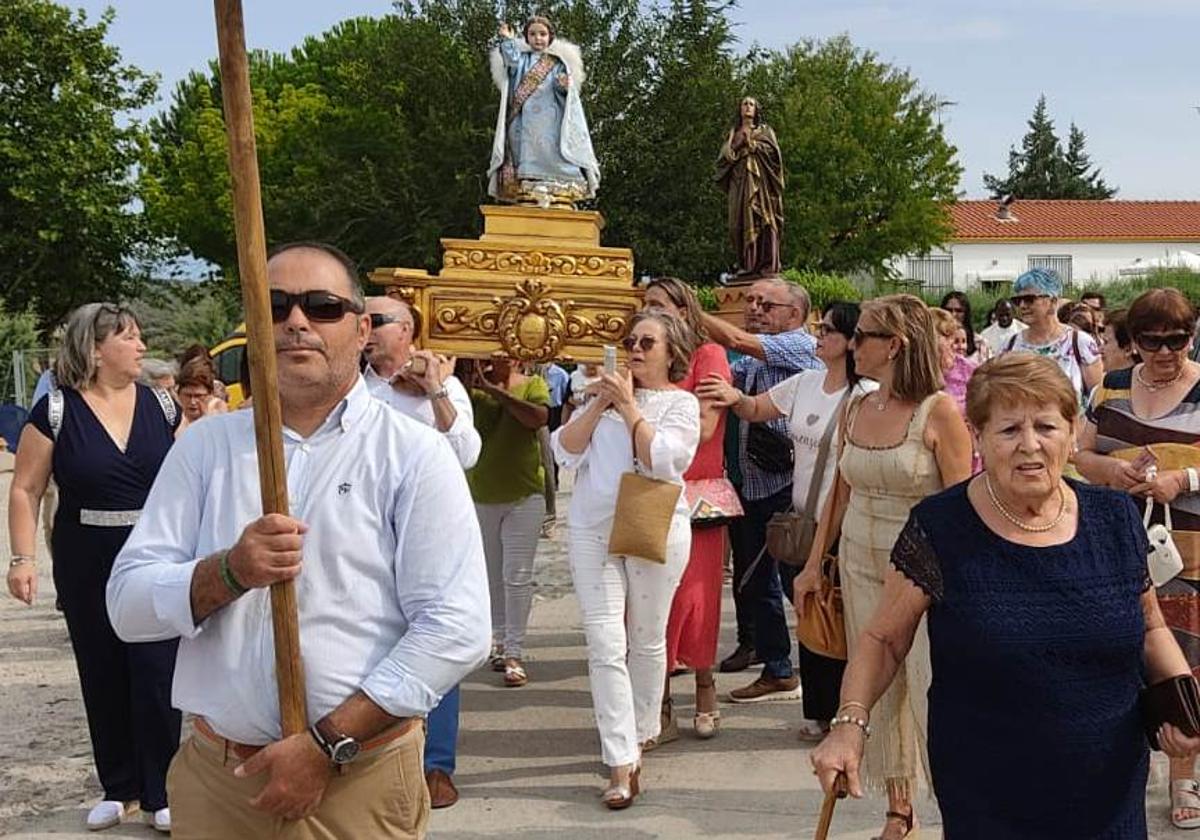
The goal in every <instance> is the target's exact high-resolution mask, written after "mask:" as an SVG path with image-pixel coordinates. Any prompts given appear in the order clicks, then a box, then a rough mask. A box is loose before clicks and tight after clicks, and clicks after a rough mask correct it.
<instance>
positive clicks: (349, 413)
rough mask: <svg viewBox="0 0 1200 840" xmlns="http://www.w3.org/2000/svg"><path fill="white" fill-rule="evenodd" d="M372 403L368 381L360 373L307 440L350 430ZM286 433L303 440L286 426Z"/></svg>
mask: <svg viewBox="0 0 1200 840" xmlns="http://www.w3.org/2000/svg"><path fill="white" fill-rule="evenodd" d="M370 405H371V393H370V391H368V390H367V382H366V380H365V379H364V378H363V377H362V375H361V374H360V375H359V376H358V378H357V379H356V380H355V382H354V385H353V387H351V388H350V391H349V392H348V393H347V394H346V396H345V397H343V398H342V400H341V402H339V403H338V404H337V405H335V406H334V407H333V411H331V412H329V416H328V417H326V418H325V422H324V423H322V424H321V425H320V427H319V428H318V429H317V430H316V431H315V432H313V433H312V434H311V435H309V436H308V438H307V440H310V441H311V440H313V439H315V438H318V437H322V436H324V435H326V434H328V433H330V432H332V431H334V430H338V431H341V432H348V431H350V428H351V427H352V426H353V425H354V424H355V423H357V422H358V421H359V420H361V419H362V417H363V415H364V414H365V413H366V410H367V408H368V407H370ZM284 433H285V434H288V435H290V436H291V437H293V438H295V439H296V440H303V438H301V437H300V435H298V434H296V432H294V431H292V430H291V429H289V428H287V427H286V426H284Z"/></svg>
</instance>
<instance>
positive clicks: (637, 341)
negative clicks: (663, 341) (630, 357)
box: [621, 335, 658, 353]
mask: <svg viewBox="0 0 1200 840" xmlns="http://www.w3.org/2000/svg"><path fill="white" fill-rule="evenodd" d="M655 344H658V339H657V338H655V337H654V336H652V335H644V336H642V337H641V338H638V337H636V336H632V335H627V336H625V337H624V338H623V339H621V346H622V347H624V348H625V352H626V353H632V352H633V348H635V347H640V348H641V350H642V352H643V353H649V352H650V350H651V348H653V347H654V345H655Z"/></svg>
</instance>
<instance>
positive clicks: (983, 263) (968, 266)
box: [896, 241, 1200, 289]
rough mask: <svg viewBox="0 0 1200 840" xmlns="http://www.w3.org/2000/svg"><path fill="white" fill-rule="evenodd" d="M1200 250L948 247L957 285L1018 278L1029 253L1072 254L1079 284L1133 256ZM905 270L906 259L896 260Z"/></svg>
mask: <svg viewBox="0 0 1200 840" xmlns="http://www.w3.org/2000/svg"><path fill="white" fill-rule="evenodd" d="M1180 250H1183V251H1193V252H1196V253H1200V242H1062V241H1053V242H980V243H975V242H972V243H962V242H960V243H955V244H953V245H951V246H950V247H949V248H948V249H945V250H943V251H935V252H934V253H945V252H946V251H949V252H950V254H951V255H952V257H953V259H954V286H955V288H958V289H967V288H974V287H976V286H978V285H979V279H980V275H981V274H984V276H985V277H986V276H988V275H992V276H994V275H996V274H998V273H1000V272H1004V273H1007V274H1010V275H1011V276H1012V277H1013V278H1015V277H1016V276H1017V275H1018V274H1020V273H1021V272H1023V271H1025V270H1026V269H1027V268H1028V267H1029V257H1030V256H1051V255H1053V256H1058V255H1066V254H1070V255H1071V279H1072V282H1074V284H1075V285H1076V286H1086V285H1091V284H1103V283H1108V282H1111V281H1113V280H1116V279H1118V275H1117V272H1118V270H1119V269H1121V268H1124V267H1126V266H1128V265H1130V264H1131V263H1132V262H1133V261H1134V260H1136V259H1138V258H1141V259H1142V260H1143V261H1145V260H1152V259H1158V258H1160V257H1165V256H1167V255H1168V254H1170V253H1174V252H1175V251H1180ZM896 268H898V269H899V270H900V272H901V273H902V274H903V273H904V271H905V269H906V261H905V260H904V259H903V258H902V259H900V260H898V261H897V262H896Z"/></svg>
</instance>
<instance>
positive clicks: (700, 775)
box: [0, 466, 1180, 840]
mask: <svg viewBox="0 0 1200 840" xmlns="http://www.w3.org/2000/svg"><path fill="white" fill-rule="evenodd" d="M0 468H2V466H0ZM7 491H8V476H7V475H0V507H4V506H5V503H6V501H7V495H8V493H7ZM559 509H560V511H565V510H566V499H565V498H563V499H560V508H559ZM560 516H561V514H560ZM6 520H7V517H6V516H3V515H0V545H6V544H7V529H6V527H5V523H6ZM562 536H564V535H563V533H562V530H561V529H560V531H559V534H558V536H557V538H556V539H554V540H544V541H543V543H542V546H541V549H540V551H539V555H538V561H537V570H536V581H537V597H536V602H535V606H534V611H533V617H532V622H531V627H530V634H529V640H528V645H527V649H528V663H527V666H528V670H529V675H530V682H529V685H528V686H526V687H525V688H520V689H507V688H504V687H503V686H502V681H501V679H500V675H499V674H495V673H493V672H491V671H490V670H487V669H481V670H480V671H478V672H476V673H475V674H473V675H472V676H470V677H469V678H468V679H467V680H466V682H465V684H464V692H463V720H462V737H461V742H460V749H459V767H458V773H457V776H456V780H457V782H458V785H459V788H460V791H461V793H462V799H461V800H460V802H459V803H458V804H457V805H455V806H454V807H452V808H449V809H446V810H442V811H436V812H434V815H433V819H432V823H431V831H430V836H431V837H432V838H436V840H474V838H528V839H529V840H541V838H545V839H546V840H550V839H551V838H554V840H558V838H567V840H592V838H595V839H596V840H600V838H608V837H613V836H617V837H621V838H631V839H632V840H640V838H696V837H700V838H713V840H718V838H749V837H754V838H764V840H766V838H793V837H798V838H803V837H811V836H812V834H813V831H814V828H815V821H816V814H817V810H818V808H819V805H820V801H821V796H820V792H819V791H818V790H817V788H816V783H815V779H814V777H813V776H812V775H811V772H810V770H809V765H808V753H807V749H806V747H805V746H803V745H801V744H800V743H799V742H798V741H797V740H796V739H795V735H794V727H795V725H796V723H797V721H798V720H799V718H800V715H801V709H800V704H799V703H796V702H790V703H767V704H758V705H755V706H734V705H732V704H728V703H725V704H722V713H723V715H724V720H723V726H722V730H721V733H720V734H719V735H718V737H717V738H715V739H713V740H711V741H699V740H697V739H695V738H694V737H693V736H692V735H691V711H692V687H691V677H690V676H686V675H685V676H681V677H677V678H675V680H674V681H673V682H674V689H675V698H676V704H677V710H678V712H679V715H680V728H681V730H682V736H681V738H680V740H678V741H676V742H674V743H672V744H668V745H666V746H664V747H662V748H660V749H659V750H658V751H656V752H654V753H652V754H650V755H649V756H648V757H647V759H646V763H645V770H644V771H643V787H644V789H645V792H644V794H643V796H642V797H640V798H639V799H638V801H637V803H636V804H635V805H634V806H633V807H632V808H630V809H629V810H627V811H624V812H620V813H611V812H609V811H607V810H605V809H604V808H603V807H602V806H601V804H600V801H599V793H600V791H601V789H602V788H603V787H604V784H605V782H606V780H607V774H606V772H605V769H604V767H603V766H602V765H601V762H600V758H599V756H600V748H599V739H598V737H597V735H596V732H595V729H594V725H593V719H592V713H591V696H590V694H589V690H588V680H587V669H586V662H585V652H584V641H583V633H582V630H581V626H580V621H579V612H578V607H577V605H576V602H575V599H574V597H573V595H572V594H571V591H570V578H569V574H568V572H567V568H566V563H565V558H564V556H563V543H562V541H561V538H562ZM47 565H48V564H47V563H45V562H44V560H43V564H42V568H43V571H44V575H43V577H42V580H41V585H42V589H41V594H40V596H39V601H38V603H37V605H36V606H35V607H34V608H33V609H32V610H30V609H27V608H24V607H22V606H21V605H18V604H16V603H15V602H13V601H11V600H10V599H7V598H5V599H3V601H2V602H0V755H3V756H4V757H5V761H4V762H0V834H6V833H7V834H9V835H10V836H14V837H30V838H45V837H50V836H54V837H76V838H82V837H92V836H95V835H92V834H89V833H88V832H86V831H84V830H82V823H83V816H84V813H85V812H86V811H85V809H86V807H87V806H89V805H90V804H92V803H93V802H95V801H96V799H97V798H98V796H99V788H98V785H97V784H96V781H95V777H94V774H93V773H92V772H91V765H90V755H89V750H88V741H87V730H86V725H85V723H84V720H83V715H82V704H81V703H80V700H79V695H78V685H77V683H76V681H75V679H74V671H73V664H72V662H71V657H70V651H69V646H68V644H67V642H66V633H65V629H64V628H63V626H62V624H61V620H60V619H59V618H58V616H57V615H56V614H55V613H54V610H53V597H52V594H51V593H52V583H51V581H50V579H49V575H48V573H45V572H48V569H47ZM724 616H725V619H726V620H725V622H724V624H723V628H722V645H721V650H722V651H723V652H727V651H728V650H729V649H730V647H731V645H732V639H733V606H732V602H731V600H730V598H729V591H728V589H727V590H726V603H725V612H724ZM753 676H754V675H753V673H752V672H746V673H744V674H734V675H720V677H719V682H718V689H719V691H720V692H721V694H722V695H724V694H725V693H727V692H728V691H729V689H731V688H735V687H737V686H738V685H741V684H742V682H743V681H748V680H749V679H751V678H753ZM980 760H981V761H986V760H987V757H986V756H980ZM1163 766H1164V765H1163V762H1162V761H1161V757H1157V758H1156V771H1157V772H1156V779H1155V783H1154V784H1153V785H1152V788H1151V796H1150V802H1149V805H1150V813H1151V823H1152V831H1151V836H1152V837H1155V838H1166V837H1169V836H1170V837H1177V836H1180V835H1179V834H1178V833H1177V832H1174V831H1173V830H1172V829H1171V828H1170V826H1169V824H1168V823H1167V822H1166V819H1165V801H1166V794H1165V783H1164V782H1163V779H1164V778H1165V770H1164V769H1163ZM918 807H919V810H918V813H919V814H920V815H921V816H922V818H923V819H924V822H925V825H926V826H927V828H926V829H924V830H922V831H921V832H920V836H921V837H922V838H923V840H936V838H940V837H941V831H940V830H939V826H938V825H937V815H936V809H935V808H934V806H933V804H932V803H931V802H920V803H918ZM882 811H883V802H882V801H881V800H875V801H861V802H852V801H847V802H845V803H843V804H841V805H839V807H838V809H837V813H836V815H835V818H834V830H833V832H832V834H831V836H832V837H834V838H838V840H866V838H869V837H872V836H874V833H875V831H876V830H878V828H879V825H880V817H881V814H882ZM103 836H104V837H113V838H117V837H137V838H145V840H148V839H149V838H152V837H155V836H160V835H157V834H155V833H154V832H153V831H152V830H151V829H150V828H148V827H146V826H143V825H140V824H126V825H123V826H121V827H119V828H115V829H111V830H109V831H107V832H104V834H103Z"/></svg>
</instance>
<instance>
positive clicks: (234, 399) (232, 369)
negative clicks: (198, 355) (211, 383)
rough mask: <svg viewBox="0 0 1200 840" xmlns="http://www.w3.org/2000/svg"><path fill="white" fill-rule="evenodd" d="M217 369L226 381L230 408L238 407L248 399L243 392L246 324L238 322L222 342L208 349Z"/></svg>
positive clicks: (219, 376) (218, 375) (218, 373)
mask: <svg viewBox="0 0 1200 840" xmlns="http://www.w3.org/2000/svg"><path fill="white" fill-rule="evenodd" d="M208 355H209V357H210V358H211V359H212V360H213V367H215V368H216V369H217V379H220V380H221V381H222V382H224V383H225V390H226V391H228V392H229V408H230V410H232V409H235V408H237V407H238V406H239V405H241V404H242V401H243V400H245V399H246V395H245V394H243V393H242V359H243V358H245V356H246V324H245V322H243V323H241V324H238V326H237V329H235V330H234V331H233V333H231V334H230V335H228V336H226V337H225V338H224V339H223V340H222V341H221V343H220V344H217V345H216V346H215V347H213V348H212V349H210V350H209V351H208Z"/></svg>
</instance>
